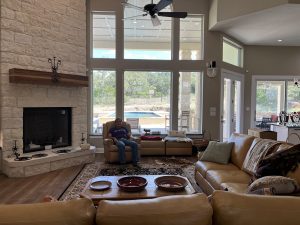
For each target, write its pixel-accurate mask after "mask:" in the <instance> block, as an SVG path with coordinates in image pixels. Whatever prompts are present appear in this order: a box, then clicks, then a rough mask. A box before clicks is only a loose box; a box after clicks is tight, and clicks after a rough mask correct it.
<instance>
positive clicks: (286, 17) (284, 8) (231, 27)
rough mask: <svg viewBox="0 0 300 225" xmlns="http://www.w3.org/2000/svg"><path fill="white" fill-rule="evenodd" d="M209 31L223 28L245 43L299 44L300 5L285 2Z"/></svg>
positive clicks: (220, 23) (225, 31)
mask: <svg viewBox="0 0 300 225" xmlns="http://www.w3.org/2000/svg"><path fill="white" fill-rule="evenodd" d="M211 30H216V31H222V32H224V33H225V34H228V35H230V36H232V37H234V38H236V39H237V40H239V41H241V42H242V43H244V44H247V45H270V46H300V4H285V5H281V6H277V7H274V8H270V9H267V10H263V11H260V12H256V13H252V14H249V15H245V16H241V17H237V18H234V19H231V20H227V21H222V22H219V23H217V24H216V25H215V26H214V27H213V28H212V29H211ZM279 39H280V40H282V42H278V41H277V40H279Z"/></svg>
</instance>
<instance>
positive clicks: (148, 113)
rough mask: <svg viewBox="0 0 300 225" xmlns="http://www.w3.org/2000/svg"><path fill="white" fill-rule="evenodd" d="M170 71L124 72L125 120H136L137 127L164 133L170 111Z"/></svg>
mask: <svg viewBox="0 0 300 225" xmlns="http://www.w3.org/2000/svg"><path fill="white" fill-rule="evenodd" d="M170 85H171V73H170V72H142V71H126V72H125V74H124V97H125V98H124V101H125V102H124V119H125V120H127V119H129V118H131V119H133V118H134V119H136V121H138V125H139V129H140V130H143V129H145V128H146V129H151V130H153V129H154V130H155V131H160V132H161V133H165V132H166V131H167V129H168V126H167V125H168V124H167V123H168V121H167V120H168V119H169V114H170Z"/></svg>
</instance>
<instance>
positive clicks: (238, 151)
mask: <svg viewBox="0 0 300 225" xmlns="http://www.w3.org/2000/svg"><path fill="white" fill-rule="evenodd" d="M254 138H255V137H253V136H249V135H246V134H238V133H233V134H232V135H231V136H230V138H229V140H228V142H234V146H233V148H232V151H231V162H232V163H233V164H234V165H236V166H238V167H239V168H240V169H241V168H242V166H243V162H244V160H245V157H246V155H247V152H248V150H249V148H250V146H251V144H252V142H253V140H254Z"/></svg>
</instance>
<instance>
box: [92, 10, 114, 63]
mask: <svg viewBox="0 0 300 225" xmlns="http://www.w3.org/2000/svg"><path fill="white" fill-rule="evenodd" d="M92 54H93V56H92V57H93V58H116V16H115V15H114V14H112V13H110V12H98V13H94V14H93V53H92Z"/></svg>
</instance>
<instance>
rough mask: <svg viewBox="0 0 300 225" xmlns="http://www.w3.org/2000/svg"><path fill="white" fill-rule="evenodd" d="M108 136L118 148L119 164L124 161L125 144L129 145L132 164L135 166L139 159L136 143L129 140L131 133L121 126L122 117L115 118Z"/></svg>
mask: <svg viewBox="0 0 300 225" xmlns="http://www.w3.org/2000/svg"><path fill="white" fill-rule="evenodd" d="M108 136H109V137H110V138H112V139H113V141H114V143H115V144H116V145H117V147H118V150H119V161H120V163H121V164H125V163H126V159H125V146H126V145H127V146H130V147H131V151H132V164H133V165H134V166H137V163H138V161H139V159H138V157H139V155H138V145H137V143H136V142H134V141H131V140H130V136H131V133H130V131H128V130H127V129H126V128H125V127H122V119H120V118H117V119H116V120H115V126H113V127H112V128H110V130H109V134H108Z"/></svg>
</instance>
